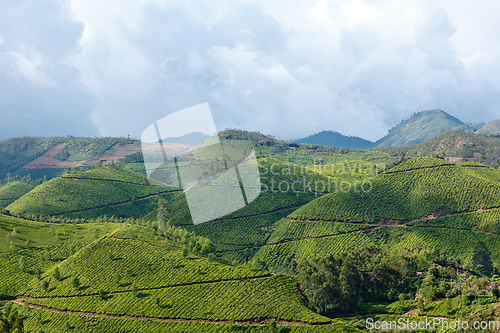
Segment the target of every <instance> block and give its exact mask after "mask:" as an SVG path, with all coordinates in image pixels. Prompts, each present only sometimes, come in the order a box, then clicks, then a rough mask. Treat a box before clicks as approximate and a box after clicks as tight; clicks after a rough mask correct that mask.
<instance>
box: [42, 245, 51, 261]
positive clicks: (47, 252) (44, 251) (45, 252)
mask: <svg viewBox="0 0 500 333" xmlns="http://www.w3.org/2000/svg"><path fill="white" fill-rule="evenodd" d="M43 258H44V259H45V261H49V260H50V251H49V248H48V247H45V249H44V250H43Z"/></svg>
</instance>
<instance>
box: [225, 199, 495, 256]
mask: <svg viewBox="0 0 500 333" xmlns="http://www.w3.org/2000/svg"><path fill="white" fill-rule="evenodd" d="M499 208H500V207H492V208H486V209H478V210H476V211H472V212H460V213H448V214H447V215H444V216H453V215H458V214H466V213H479V212H483V211H488V210H494V209H499ZM444 216H443V217H444ZM435 218H436V217H434V216H433V215H432V214H431V215H428V216H426V217H423V218H420V219H415V220H411V221H404V220H394V219H382V220H381V221H379V222H377V223H366V222H359V223H358V222H346V221H338V220H333V221H327V220H309V219H305V220H302V219H293V218H288V217H287V218H286V219H287V220H291V221H298V222H310V223H314V222H329V223H330V222H333V223H351V224H355V225H363V226H366V227H367V228H363V229H357V230H352V231H349V232H344V233H337V234H328V235H319V236H311V237H303V238H294V239H282V240H280V241H279V242H276V243H269V244H264V245H251V244H242V245H240V244H226V243H215V244H217V245H229V246H231V245H234V246H241V248H239V249H231V250H220V251H217V253H226V252H237V251H242V250H246V249H260V248H262V247H264V246H275V245H280V244H285V243H289V242H299V241H303V240H307V239H318V238H326V237H334V236H339V235H346V234H350V233H353V232H361V231H362V232H371V231H373V230H374V229H376V228H383V227H386V228H395V227H400V228H401V227H414V228H432V229H445V230H457V231H472V232H475V233H482V234H488V235H499V233H497V232H494V231H485V230H484V229H476V230H471V229H461V228H451V227H438V226H416V225H408V223H411V222H418V221H427V220H432V219H435ZM384 222H390V223H384Z"/></svg>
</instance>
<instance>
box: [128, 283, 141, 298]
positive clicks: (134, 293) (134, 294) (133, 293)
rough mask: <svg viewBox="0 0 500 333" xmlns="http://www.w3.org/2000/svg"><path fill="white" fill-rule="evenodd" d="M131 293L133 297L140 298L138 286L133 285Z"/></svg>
mask: <svg viewBox="0 0 500 333" xmlns="http://www.w3.org/2000/svg"><path fill="white" fill-rule="evenodd" d="M130 292H131V293H132V296H134V297H137V296H139V289H138V288H137V287H136V285H135V284H134V285H132V288H131V289H130Z"/></svg>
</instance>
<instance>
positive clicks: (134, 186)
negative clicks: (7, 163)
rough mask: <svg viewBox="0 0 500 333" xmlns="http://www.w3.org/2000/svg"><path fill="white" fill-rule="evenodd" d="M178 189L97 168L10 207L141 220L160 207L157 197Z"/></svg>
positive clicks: (41, 189)
mask: <svg viewBox="0 0 500 333" xmlns="http://www.w3.org/2000/svg"><path fill="white" fill-rule="evenodd" d="M178 191H179V190H178V189H175V188H166V187H156V186H151V185H150V184H149V182H148V179H147V178H146V177H145V176H143V175H141V174H139V173H136V172H133V171H129V170H127V169H125V168H120V167H106V168H95V169H91V170H89V171H85V172H77V173H70V174H65V175H63V176H61V177H58V178H54V179H51V180H50V181H48V182H45V183H43V184H41V185H40V186H38V187H37V188H35V189H34V190H33V191H31V192H29V193H28V194H27V195H25V196H23V197H22V198H20V199H19V200H16V201H15V202H13V203H12V204H10V205H9V206H8V207H7V209H8V210H9V211H11V212H12V213H14V214H27V215H36V216H39V215H42V214H43V215H44V216H59V217H64V218H87V219H90V218H97V217H98V216H104V215H107V216H108V217H109V216H112V215H115V216H116V217H124V218H128V217H134V218H138V217H141V216H144V215H146V214H148V213H149V212H150V211H151V210H153V209H155V208H156V207H157V202H158V197H159V196H161V197H164V198H165V199H169V198H171V197H172V196H173V195H174V194H175V193H176V192H178Z"/></svg>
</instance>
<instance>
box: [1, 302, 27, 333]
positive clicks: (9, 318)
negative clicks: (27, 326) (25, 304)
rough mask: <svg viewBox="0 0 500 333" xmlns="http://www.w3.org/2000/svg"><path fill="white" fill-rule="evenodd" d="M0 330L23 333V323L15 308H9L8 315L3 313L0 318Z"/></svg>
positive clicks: (8, 332)
mask: <svg viewBox="0 0 500 333" xmlns="http://www.w3.org/2000/svg"><path fill="white" fill-rule="evenodd" d="M4 309H5V308H4ZM0 332H2V333H4V332H5V333H10V332H12V333H23V332H24V324H23V320H22V318H21V317H20V316H19V314H18V313H17V310H15V309H14V310H10V309H9V314H8V315H5V314H4V315H3V316H2V317H1V318H0Z"/></svg>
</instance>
